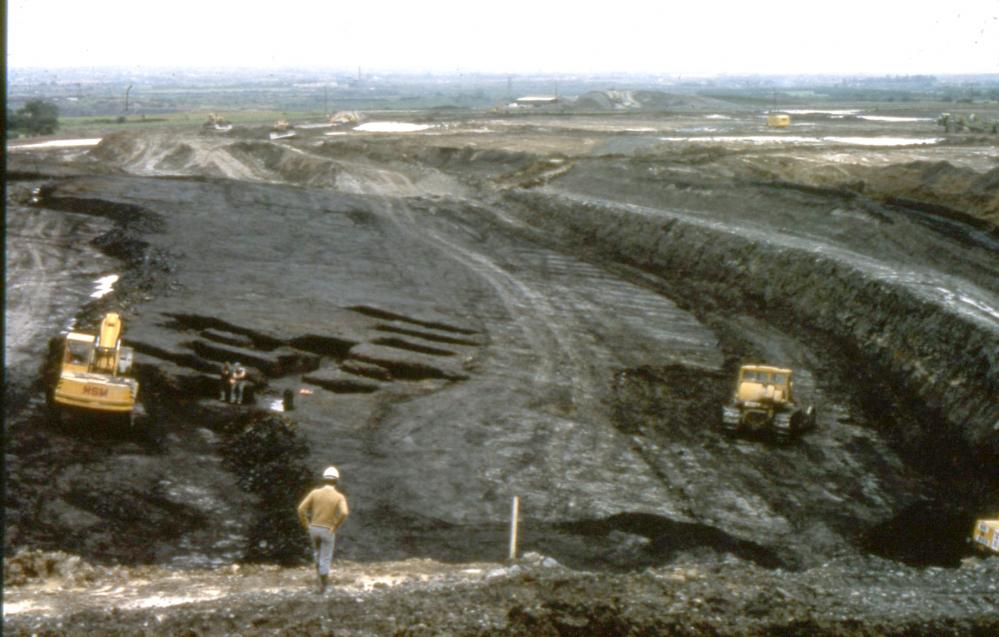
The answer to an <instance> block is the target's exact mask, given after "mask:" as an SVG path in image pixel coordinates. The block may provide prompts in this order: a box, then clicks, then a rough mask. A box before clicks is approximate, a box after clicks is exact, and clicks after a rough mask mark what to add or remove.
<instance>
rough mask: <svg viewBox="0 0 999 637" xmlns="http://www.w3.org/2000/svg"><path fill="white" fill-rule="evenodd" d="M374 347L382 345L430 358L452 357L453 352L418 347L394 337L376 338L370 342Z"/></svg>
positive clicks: (423, 346)
mask: <svg viewBox="0 0 999 637" xmlns="http://www.w3.org/2000/svg"><path fill="white" fill-rule="evenodd" d="M371 342H372V343H374V344H375V345H384V346H385V347H394V348H395V349H401V350H406V351H410V352H419V353H420V354H429V355H430V356H454V355H455V352H452V351H449V350H446V349H437V348H436V347H428V346H426V345H419V344H418V343H413V342H411V341H407V340H405V339H402V338H394V337H391V336H389V337H382V338H376V339H375V340H373V341H371Z"/></svg>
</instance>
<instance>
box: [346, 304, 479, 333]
mask: <svg viewBox="0 0 999 637" xmlns="http://www.w3.org/2000/svg"><path fill="white" fill-rule="evenodd" d="M347 309H348V310H351V311H352V312H357V313H358V314H363V315H365V316H370V317H372V318H378V319H383V320H386V321H402V322H404V323H411V324H413V325H419V326H420V327H427V328H430V329H433V330H443V331H445V332H455V333H457V334H466V335H473V334H478V332H476V331H475V330H469V329H466V328H463V327H455V326H454V325H448V324H447V323H440V322H437V321H423V320H420V319H415V318H411V317H408V316H405V315H402V314H396V313H395V312H389V311H388V310H382V309H379V308H376V307H371V306H368V305H354V306H351V307H348V308H347Z"/></svg>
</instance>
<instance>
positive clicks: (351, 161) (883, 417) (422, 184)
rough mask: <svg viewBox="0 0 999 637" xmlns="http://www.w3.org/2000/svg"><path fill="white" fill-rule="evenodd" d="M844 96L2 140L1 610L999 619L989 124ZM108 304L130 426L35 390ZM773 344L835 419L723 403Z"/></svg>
mask: <svg viewBox="0 0 999 637" xmlns="http://www.w3.org/2000/svg"><path fill="white" fill-rule="evenodd" d="M716 106H717V107H718V110H715V107H716ZM847 106H848V105H847ZM822 108H825V107H822ZM827 111H828V112H827ZM827 111H823V110H822V109H819V108H817V109H816V110H815V111H813V112H808V113H804V112H803V113H801V114H798V115H795V117H794V124H793V125H792V127H791V128H790V129H787V130H782V131H774V130H771V129H768V128H767V127H766V125H765V117H763V116H761V115H760V114H759V113H756V112H746V111H740V110H739V109H738V108H737V107H731V108H727V109H723V108H721V105H714V104H713V105H712V109H711V110H701V111H690V112H686V113H641V112H636V113H627V114H624V113H605V114H596V113H589V114H583V113H579V114H572V113H566V112H558V113H545V112H536V113H532V114H527V115H516V116H513V115H504V114H497V113H489V114H484V113H462V112H457V111H455V112H448V113H447V114H446V115H440V114H438V115H436V116H435V115H431V114H428V113H395V114H392V115H391V116H387V115H386V116H383V117H382V119H391V120H395V121H404V122H408V123H418V124H421V125H424V126H426V128H424V129H422V130H418V131H415V132H407V133H400V132H394V133H375V132H363V131H358V130H353V129H351V128H349V127H347V128H321V127H316V128H301V127H300V128H299V129H298V134H297V135H296V136H295V137H290V138H286V139H281V140H276V141H272V140H270V139H268V134H267V133H268V131H267V130H266V129H253V128H245V127H244V128H239V127H237V128H235V129H233V130H232V131H230V132H228V133H214V132H208V131H201V130H191V131H189V132H177V131H173V132H165V131H164V132H144V133H115V134H111V135H106V136H104V137H103V138H102V140H101V141H100V143H99V144H97V145H96V146H92V147H69V148H65V149H59V148H55V149H52V148H49V149H30V148H20V149H19V148H13V147H12V148H9V149H8V155H7V182H6V187H7V191H6V193H7V201H6V205H7V213H6V222H7V237H6V253H7V261H6V266H7V267H6V272H7V279H6V292H7V305H6V308H5V320H6V325H7V329H6V330H5V358H6V360H5V374H6V382H5V392H6V394H5V436H6V445H5V478H6V501H5V508H6V525H5V531H6V532H5V537H4V542H5V543H4V553H5V591H4V631H5V633H6V634H23V635H31V634H38V635H42V634H44V635H83V634H111V635H115V634H120V635H126V634H127V635H142V634H148V635H235V634H241V635H327V634H336V635H384V634H397V635H438V634H454V635H626V634H634V635H653V634H677V635H778V634H780V635H784V634H800V635H842V634H850V635H936V634H962V635H964V634H967V635H988V634H995V633H996V631H997V630H999V623H997V621H999V620H997V617H999V612H997V610H999V583H997V582H999V577H997V575H999V560H996V559H994V558H992V559H990V558H988V557H986V556H984V555H976V554H975V553H974V551H973V548H972V547H971V546H970V544H969V542H968V537H969V535H970V531H971V526H972V522H973V520H974V519H975V518H976V517H979V516H985V515H994V514H995V513H996V512H999V482H997V478H996V475H997V474H996V472H995V470H994V468H995V467H996V466H999V465H997V460H999V438H997V430H996V426H997V425H996V423H997V422H999V402H997V401H996V396H997V395H999V283H997V282H999V258H997V255H999V231H997V223H999V217H997V215H999V151H997V147H996V143H995V138H994V137H986V136H981V137H980V136H974V135H944V134H942V132H941V129H939V128H938V127H937V126H936V125H935V123H934V117H935V115H936V114H937V113H936V112H935V111H933V110H932V109H930V108H929V107H927V109H926V110H925V112H923V111H920V110H919V107H918V105H908V106H906V108H905V110H904V111H898V112H895V111H886V110H880V111H878V114H877V116H876V117H873V118H865V117H862V116H861V114H863V113H864V112H865V111H863V109H856V108H849V109H846V108H844V109H827ZM845 112H850V113H852V114H849V115H844V114H843V113H845ZM375 119H377V118H375ZM111 275H116V276H117V278H116V279H114V281H113V283H112V284H111V291H110V292H108V293H105V294H101V293H100V292H98V291H97V288H96V287H95V285H96V283H97V282H98V281H99V280H104V281H110V279H108V278H107V277H109V276H111ZM102 289H104V288H102ZM112 309H113V310H116V311H120V312H122V313H123V315H124V318H125V321H126V333H125V339H124V340H125V342H126V344H127V345H130V346H132V347H134V348H135V351H136V374H137V376H138V379H139V381H140V383H141V387H142V389H141V402H142V413H141V415H140V416H139V418H138V419H137V422H136V425H135V426H134V427H133V428H121V427H112V426H110V425H109V424H108V423H106V422H103V421H102V420H101V419H92V418H81V417H79V416H78V415H77V416H75V417H71V418H67V417H66V415H65V414H62V415H60V414H58V413H56V412H54V411H53V410H52V409H51V408H50V406H49V405H48V404H47V400H46V396H47V391H48V389H49V388H50V387H51V382H52V372H53V369H54V366H53V365H52V358H53V352H55V351H56V345H57V343H58V337H59V335H60V333H64V332H65V331H66V330H68V329H70V328H74V329H88V328H92V327H93V326H94V325H95V324H96V322H97V321H99V318H100V316H101V315H102V313H103V312H105V311H107V310H112ZM224 361H240V362H242V363H243V364H244V365H246V366H247V367H248V369H249V370H250V376H251V379H252V381H253V383H252V387H251V391H250V392H249V395H248V400H247V404H245V405H231V404H226V403H223V402H221V401H219V399H218V398H219V396H218V380H217V374H218V370H219V367H220V365H221V363H222V362H224ZM752 361H765V362H770V363H773V364H778V365H782V366H787V367H791V368H793V369H794V370H795V374H796V386H795V388H796V391H797V392H798V393H799V395H800V396H801V397H802V399H803V400H807V401H809V402H812V403H814V404H815V405H816V406H817V409H818V414H819V417H818V426H817V428H816V429H815V430H814V431H811V432H808V433H806V434H805V435H803V436H802V437H800V438H798V439H795V440H793V441H790V442H781V441H776V440H771V439H768V438H766V437H757V438H747V437H741V436H740V437H729V436H727V435H725V434H724V433H723V432H722V431H721V430H720V428H719V424H720V423H719V420H720V410H721V406H722V405H723V404H724V403H725V402H726V401H727V400H728V397H729V394H730V393H731V390H732V380H733V374H734V373H735V371H736V369H737V368H738V366H739V365H740V364H742V363H746V362H752ZM286 393H290V394H291V395H292V396H294V408H293V409H291V410H285V409H284V407H283V405H282V397H283V396H284V395H285V394H286ZM328 464H336V465H337V466H338V467H339V468H340V471H341V474H342V475H343V484H342V486H343V488H344V490H345V491H346V493H347V494H348V497H349V498H350V502H351V508H352V514H351V517H350V520H349V522H348V524H347V525H346V526H345V527H344V528H343V530H342V531H341V533H340V534H339V537H338V543H337V559H336V561H335V575H334V584H335V585H334V588H333V591H332V592H330V593H329V594H327V595H325V596H320V595H317V594H316V593H315V592H314V591H313V590H312V589H313V585H314V582H313V576H312V574H311V573H310V570H309V568H308V554H307V550H306V546H305V541H304V537H303V534H302V532H301V530H300V529H299V528H298V527H297V521H296V520H295V516H294V506H295V504H296V502H297V501H298V500H299V499H300V498H301V496H302V495H303V494H304V493H305V492H307V491H308V489H309V488H310V487H311V486H312V485H313V484H314V481H315V477H316V476H317V474H318V473H319V472H320V471H321V470H322V468H323V467H325V466H326V465H328ZM514 496H518V497H519V498H520V502H521V529H520V547H519V555H520V557H519V558H518V559H517V560H515V561H513V562H509V561H506V560H505V559H504V558H505V557H506V555H507V550H508V549H507V533H508V524H509V516H510V506H511V499H512V497H514Z"/></svg>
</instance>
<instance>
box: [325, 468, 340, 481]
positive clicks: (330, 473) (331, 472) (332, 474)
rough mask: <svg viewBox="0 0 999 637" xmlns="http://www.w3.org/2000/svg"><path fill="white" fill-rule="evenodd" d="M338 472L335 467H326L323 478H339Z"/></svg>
mask: <svg viewBox="0 0 999 637" xmlns="http://www.w3.org/2000/svg"><path fill="white" fill-rule="evenodd" d="M339 479H340V472H339V471H337V470H336V467H326V471H323V480H339Z"/></svg>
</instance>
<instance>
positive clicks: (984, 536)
mask: <svg viewBox="0 0 999 637" xmlns="http://www.w3.org/2000/svg"><path fill="white" fill-rule="evenodd" d="M971 539H972V541H973V542H974V544H975V548H977V549H979V550H981V551H987V552H991V553H995V554H996V555H999V519H995V520H977V521H976V522H975V529H974V531H973V532H972V535H971Z"/></svg>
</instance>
